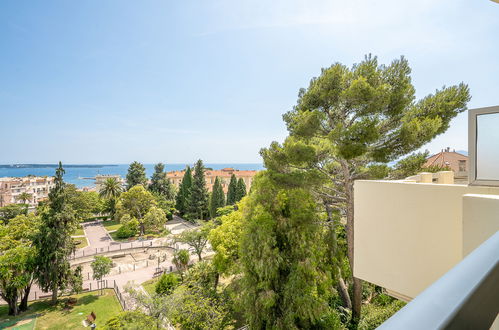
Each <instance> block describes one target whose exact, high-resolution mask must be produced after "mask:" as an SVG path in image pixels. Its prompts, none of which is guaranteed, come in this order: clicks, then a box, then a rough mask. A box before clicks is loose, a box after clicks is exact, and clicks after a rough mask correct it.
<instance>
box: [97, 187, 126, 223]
mask: <svg viewBox="0 0 499 330" xmlns="http://www.w3.org/2000/svg"><path fill="white" fill-rule="evenodd" d="M122 191H123V186H122V185H121V183H120V182H119V181H118V180H117V179H116V178H107V179H106V181H104V183H103V184H102V188H101V189H100V191H99V195H100V197H102V198H106V199H107V200H108V201H109V213H111V217H114V213H115V212H116V199H117V198H118V196H119V195H120V194H121V192H122Z"/></svg>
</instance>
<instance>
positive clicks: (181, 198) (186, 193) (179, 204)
mask: <svg viewBox="0 0 499 330" xmlns="http://www.w3.org/2000/svg"><path fill="white" fill-rule="evenodd" d="M191 187H192V172H191V168H190V167H189V166H187V168H186V170H185V173H184V177H183V178H182V182H181V183H180V187H179V189H178V193H177V198H176V209H177V211H178V212H179V213H180V215H184V214H186V213H187V208H188V206H189V200H190V198H191Z"/></svg>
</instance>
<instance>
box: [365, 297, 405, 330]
mask: <svg viewBox="0 0 499 330" xmlns="http://www.w3.org/2000/svg"><path fill="white" fill-rule="evenodd" d="M381 296H385V298H386V297H387V296H386V295H381ZM388 300H390V302H388ZM404 306H405V303H404V302H402V301H399V300H396V299H393V298H391V299H384V301H383V303H382V304H378V303H376V302H374V303H372V304H369V305H366V306H365V307H364V310H363V311H362V317H361V319H360V322H359V327H358V329H360V330H373V329H376V328H378V327H379V326H380V325H381V324H382V323H383V322H385V321H386V320H387V319H388V318H390V317H391V316H392V315H393V314H395V313H396V312H397V311H398V310H399V309H401V308H402V307H404Z"/></svg>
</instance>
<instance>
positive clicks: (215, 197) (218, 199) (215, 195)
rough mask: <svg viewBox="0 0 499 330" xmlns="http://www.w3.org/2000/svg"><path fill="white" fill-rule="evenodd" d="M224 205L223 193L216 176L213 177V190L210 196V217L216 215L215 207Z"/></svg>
mask: <svg viewBox="0 0 499 330" xmlns="http://www.w3.org/2000/svg"><path fill="white" fill-rule="evenodd" d="M224 206H225V193H224V190H223V188H222V184H221V183H220V179H219V178H218V176H217V177H216V178H215V183H214V184H213V190H212V193H211V198H210V216H211V217H212V218H214V217H216V216H217V209H218V208H220V207H224Z"/></svg>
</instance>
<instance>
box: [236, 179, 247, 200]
mask: <svg viewBox="0 0 499 330" xmlns="http://www.w3.org/2000/svg"><path fill="white" fill-rule="evenodd" d="M244 196H246V184H245V183H244V180H243V178H239V180H237V186H236V202H239V201H240V200H241V199H243V197H244Z"/></svg>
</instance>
